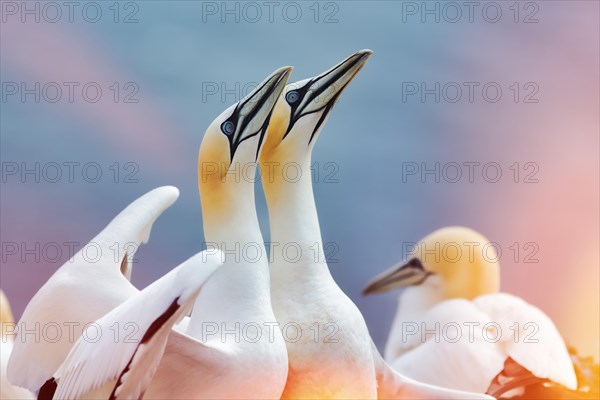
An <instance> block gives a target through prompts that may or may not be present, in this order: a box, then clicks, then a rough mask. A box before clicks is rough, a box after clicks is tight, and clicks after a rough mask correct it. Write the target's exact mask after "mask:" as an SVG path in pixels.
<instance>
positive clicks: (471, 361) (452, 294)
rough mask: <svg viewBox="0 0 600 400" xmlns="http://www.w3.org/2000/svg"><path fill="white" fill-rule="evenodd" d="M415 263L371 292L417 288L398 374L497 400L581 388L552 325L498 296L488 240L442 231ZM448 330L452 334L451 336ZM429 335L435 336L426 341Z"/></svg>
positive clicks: (390, 350)
mask: <svg viewBox="0 0 600 400" xmlns="http://www.w3.org/2000/svg"><path fill="white" fill-rule="evenodd" d="M409 258H410V261H408V262H407V263H406V264H403V265H397V266H394V267H393V268H391V269H390V270H388V271H385V272H383V273H382V274H380V275H379V276H377V277H376V278H374V279H373V280H372V281H371V282H370V283H369V284H368V286H367V287H366V288H365V290H364V293H366V294H369V293H382V292H385V291H388V290H391V289H394V288H400V287H405V286H409V287H407V288H406V289H404V291H403V293H402V294H401V295H400V298H399V306H398V310H397V313H396V318H395V320H394V323H393V326H392V329H391V332H390V336H389V338H388V341H387V345H386V349H385V358H386V360H387V361H388V362H390V364H391V365H392V367H393V368H394V369H396V370H397V371H399V372H401V373H403V374H406V375H408V376H410V377H411V378H414V379H417V380H419V381H423V382H428V383H432V384H436V385H442V386H447V387H451V388H455V389H461V390H470V391H476V392H482V393H483V392H485V391H486V390H488V388H489V389H490V390H489V393H490V394H492V395H494V396H496V397H498V396H500V395H504V396H509V395H515V394H518V393H519V391H512V392H510V393H504V392H505V391H506V390H508V389H509V388H511V387H512V388H519V387H522V386H525V385H530V384H534V383H539V382H541V381H543V380H550V381H553V382H556V383H559V384H561V385H564V386H566V387H567V388H569V389H575V388H576V387H577V379H576V377H575V372H574V370H573V364H572V362H571V360H570V358H569V354H568V351H567V348H566V347H565V344H564V342H563V340H562V338H561V336H560V334H559V333H558V331H557V329H556V327H555V326H554V324H553V322H552V321H551V320H550V318H549V317H548V316H547V315H546V314H544V313H543V312H542V311H541V310H539V309H538V308H536V307H534V306H532V305H530V304H527V303H526V302H525V301H524V300H522V299H520V298H518V297H516V296H513V295H510V294H507V293H499V292H498V291H499V288H500V271H499V264H498V261H497V260H498V258H497V255H496V251H495V248H494V247H493V246H491V245H490V242H489V241H488V240H487V239H486V238H485V237H483V236H482V235H481V234H479V233H477V232H475V231H473V230H471V229H468V228H464V227H447V228H443V229H439V230H437V231H435V232H433V233H431V234H430V235H429V236H427V237H425V238H424V239H422V240H421V241H420V242H419V243H418V244H417V246H416V247H415V249H414V251H413V252H412V254H411V255H410V257H409ZM436 323H437V324H439V327H440V328H438V332H437V333H435V329H436V328H435V324H436ZM469 324H470V325H471V327H472V329H473V330H472V331H471V333H469V329H470V328H469ZM486 324H487V325H486ZM444 327H446V328H452V329H451V330H450V331H448V330H447V331H446V333H444ZM425 329H427V330H429V331H430V332H432V331H433V332H434V333H433V334H431V333H430V334H428V335H426V336H423V335H422V333H424V331H425ZM409 332H411V333H409ZM413 332H414V333H413ZM496 335H498V336H496ZM505 365H506V368H505ZM500 373H502V375H501V376H499V377H498V379H496V380H494V378H495V377H496V376H497V375H499V374H500ZM492 381H494V385H493V386H492V387H490V385H491V384H492Z"/></svg>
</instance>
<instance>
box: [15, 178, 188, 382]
mask: <svg viewBox="0 0 600 400" xmlns="http://www.w3.org/2000/svg"><path fill="white" fill-rule="evenodd" d="M178 196H179V191H178V190H177V188H174V187H172V186H165V187H161V188H158V189H155V190H152V191H150V192H149V193H147V194H145V195H144V196H142V197H140V198H139V199H137V200H136V201H134V202H133V203H131V204H130V205H129V206H128V207H127V208H125V209H124V210H123V211H122V212H121V213H120V214H119V215H117V216H116V217H115V218H114V219H113V220H112V221H111V222H110V223H109V224H108V225H107V226H106V228H105V229H104V230H102V232H100V233H99V234H98V235H97V236H96V237H95V238H94V239H92V241H91V242H90V243H88V244H87V245H86V246H85V247H84V248H83V249H82V250H80V251H79V252H78V253H77V254H75V255H74V256H73V257H72V258H71V259H70V260H69V261H67V262H66V263H65V264H64V265H63V266H62V267H60V268H59V269H58V270H57V271H56V272H55V273H54V275H52V277H50V279H49V280H48V281H47V282H46V283H45V284H44V286H42V288H41V289H40V290H39V291H38V292H37V293H36V294H35V296H33V298H32V299H31V301H30V302H29V304H28V305H27V307H26V308H25V311H24V313H23V315H22V317H21V319H20V320H19V322H18V325H17V328H18V331H17V335H16V339H15V345H14V349H13V351H12V354H11V357H10V360H9V363H8V379H9V380H10V381H11V382H12V383H13V384H15V385H18V386H21V387H25V388H27V389H29V390H31V391H33V392H37V391H38V389H39V388H40V387H41V386H42V384H43V383H44V382H46V380H48V379H49V378H50V377H52V375H53V374H54V373H55V372H56V370H57V369H58V367H59V366H60V365H61V363H62V362H63V361H64V359H65V357H66V356H67V354H68V353H69V351H70V349H71V347H72V346H73V345H74V343H75V341H76V340H77V339H78V338H79V337H80V336H81V334H82V332H83V329H84V327H85V325H86V324H89V323H92V322H94V321H95V320H96V319H98V318H100V317H102V316H103V315H105V314H106V313H107V312H109V311H110V310H112V309H113V308H115V307H116V306H118V305H119V304H121V303H122V302H124V301H125V300H127V299H129V298H130V297H132V296H134V295H136V294H137V293H138V289H136V288H135V287H134V286H133V285H132V284H131V283H130V282H129V280H128V279H127V278H126V276H129V275H130V273H131V262H130V260H132V259H133V256H134V255H135V252H136V251H137V249H138V247H139V245H140V244H141V243H143V242H146V241H147V240H148V238H149V235H150V230H151V228H152V224H153V223H154V221H155V220H156V219H157V218H158V216H159V215H160V214H161V213H162V212H163V211H164V210H165V209H167V208H168V207H169V206H171V204H173V202H174V201H175V200H176V199H177V197H178ZM46 326H54V327H57V329H59V332H60V335H58V337H57V338H56V339H55V338H52V340H45V338H44V337H41V336H40V334H39V332H43V329H44V327H46ZM27 331H30V332H31V331H34V332H36V331H37V332H38V334H31V333H29V334H27Z"/></svg>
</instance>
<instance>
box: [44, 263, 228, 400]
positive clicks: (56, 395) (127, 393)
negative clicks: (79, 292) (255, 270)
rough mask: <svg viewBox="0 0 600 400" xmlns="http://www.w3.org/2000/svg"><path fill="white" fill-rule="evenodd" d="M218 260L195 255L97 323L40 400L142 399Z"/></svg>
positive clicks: (77, 345)
mask: <svg viewBox="0 0 600 400" xmlns="http://www.w3.org/2000/svg"><path fill="white" fill-rule="evenodd" d="M221 259H222V254H220V252H211V254H210V255H209V254H207V253H206V252H203V253H199V254H197V255H195V256H194V257H192V258H190V259H189V260H187V261H186V262H184V263H183V264H181V265H180V266H178V267H176V268H174V269H173V270H172V271H170V272H169V273H167V274H165V275H164V276H163V277H162V278H160V279H158V280H157V281H155V282H154V283H152V284H151V285H149V286H148V287H146V288H145V289H144V290H142V291H141V292H139V293H137V294H136V295H134V296H133V297H130V298H129V299H128V300H126V301H125V302H124V303H121V304H120V305H118V306H117V307H116V308H114V309H113V310H112V311H110V312H109V313H108V314H106V315H105V316H103V317H102V318H100V319H98V320H96V321H95V323H94V324H93V325H90V326H89V327H88V328H86V331H85V332H84V334H83V335H82V336H81V337H80V338H79V339H78V340H77V342H76V343H75V345H74V346H73V348H72V349H71V351H70V352H69V355H68V356H67V358H66V359H65V361H64V362H63V363H62V365H61V366H60V368H59V369H58V371H56V373H55V374H54V375H53V377H52V378H51V379H49V380H48V381H47V382H46V383H45V384H44V385H43V386H42V387H41V389H40V391H39V394H38V399H79V398H93V399H140V398H142V397H143V396H144V392H145V391H146V389H147V387H148V385H149V384H150V381H151V379H152V377H153V375H154V373H155V372H156V370H157V368H158V365H159V362H160V360H161V357H162V354H163V351H164V349H165V346H166V344H167V338H168V337H169V333H170V331H171V328H172V327H173V325H174V324H175V323H176V322H179V321H180V320H181V318H183V317H184V316H185V315H186V314H187V313H188V312H189V311H190V310H191V309H192V305H193V303H194V300H195V299H196V297H197V295H198V293H199V292H200V289H201V287H202V285H203V284H204V283H205V282H206V280H207V279H209V278H210V276H211V275H212V274H213V273H214V272H215V271H216V270H217V269H218V268H219V267H220V266H221ZM131 328H133V329H131ZM88 331H91V332H89V333H88Z"/></svg>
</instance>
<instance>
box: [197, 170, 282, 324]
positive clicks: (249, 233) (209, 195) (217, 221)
mask: <svg viewBox="0 0 600 400" xmlns="http://www.w3.org/2000/svg"><path fill="white" fill-rule="evenodd" d="M238 178H239V179H238ZM199 188H200V198H201V202H202V217H203V223H204V237H205V241H206V247H207V251H210V250H211V248H215V247H216V248H218V249H220V250H221V251H222V252H223V253H224V263H223V266H222V267H221V268H220V269H219V270H218V271H217V272H216V273H215V274H214V275H213V276H212V277H211V279H210V280H209V281H208V282H207V283H206V284H205V285H204V287H203V288H202V290H201V292H200V295H199V296H198V298H197V300H196V302H195V305H194V311H193V313H192V318H191V319H190V325H189V328H188V333H189V334H191V335H196V334H199V333H200V332H202V329H203V323H205V322H207V321H210V322H226V323H239V322H240V323H241V322H244V321H252V320H255V321H260V320H261V318H263V319H264V318H271V319H272V317H269V316H272V309H271V307H270V286H269V265H268V254H267V253H266V250H265V247H264V241H263V238H262V235H261V233H260V227H259V224H258V218H257V216H256V208H255V200H254V183H253V182H252V181H251V180H249V179H246V178H244V177H236V176H232V177H228V178H227V179H226V180H225V181H224V182H223V181H219V182H215V181H211V182H204V181H203V180H202V176H200V180H199Z"/></svg>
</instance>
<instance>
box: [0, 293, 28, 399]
mask: <svg viewBox="0 0 600 400" xmlns="http://www.w3.org/2000/svg"><path fill="white" fill-rule="evenodd" d="M0 323H1V324H2V334H1V336H0V339H1V340H2V343H0V399H19V400H20V399H33V398H34V397H33V393H31V392H29V391H28V390H25V389H23V388H20V387H18V386H14V385H12V384H11V383H10V382H9V381H8V378H7V377H6V366H7V364H8V358H9V357H10V354H11V353H12V349H13V337H12V335H11V333H12V332H14V324H15V321H14V319H13V314H12V311H11V310H10V304H9V302H8V299H7V298H6V296H5V295H4V292H3V291H2V290H0Z"/></svg>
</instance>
